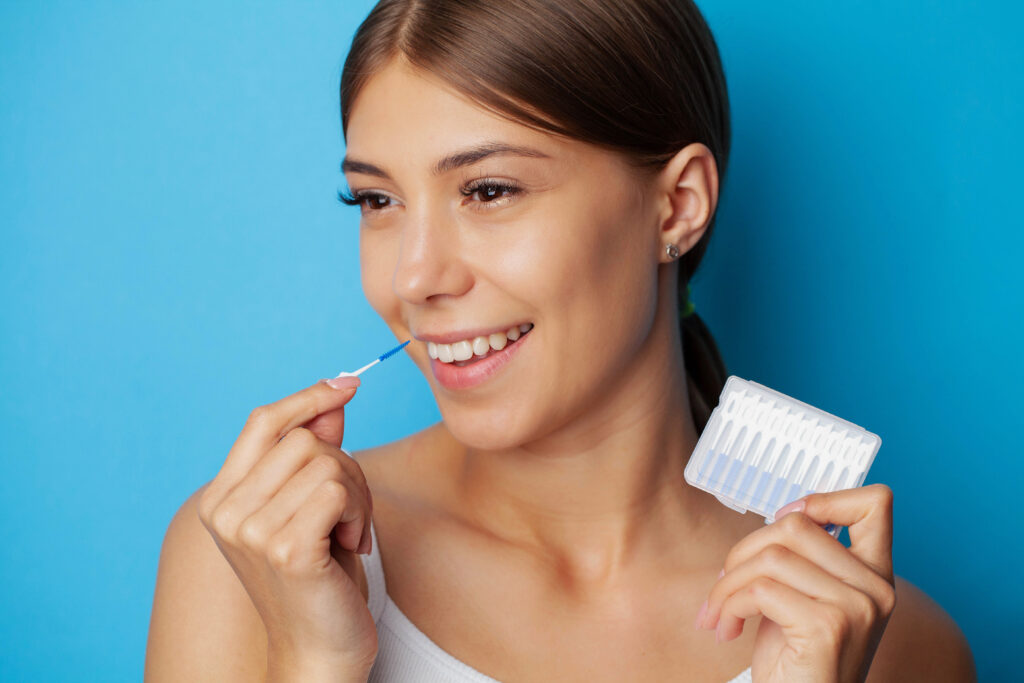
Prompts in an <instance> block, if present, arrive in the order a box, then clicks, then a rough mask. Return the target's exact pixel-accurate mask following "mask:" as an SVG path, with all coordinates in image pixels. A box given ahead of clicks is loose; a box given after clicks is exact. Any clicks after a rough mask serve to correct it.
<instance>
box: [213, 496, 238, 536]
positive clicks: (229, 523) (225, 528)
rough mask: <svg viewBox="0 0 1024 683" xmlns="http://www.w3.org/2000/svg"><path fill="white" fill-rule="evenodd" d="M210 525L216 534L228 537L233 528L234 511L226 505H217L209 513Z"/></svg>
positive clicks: (231, 533) (232, 532)
mask: <svg viewBox="0 0 1024 683" xmlns="http://www.w3.org/2000/svg"><path fill="white" fill-rule="evenodd" d="M210 525H211V526H212V527H213V530H214V531H216V532H217V535H218V536H220V537H221V538H224V539H230V538H231V537H232V536H233V535H234V530H235V529H234V527H235V511H234V510H232V509H231V507H230V506H228V505H224V504H221V505H218V506H217V509H216V510H214V511H213V512H212V513H211V514H210Z"/></svg>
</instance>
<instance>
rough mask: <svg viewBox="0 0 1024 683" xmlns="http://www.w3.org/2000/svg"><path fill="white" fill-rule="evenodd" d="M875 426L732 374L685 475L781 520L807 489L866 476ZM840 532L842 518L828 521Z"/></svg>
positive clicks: (837, 486) (739, 505)
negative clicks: (866, 426)
mask: <svg viewBox="0 0 1024 683" xmlns="http://www.w3.org/2000/svg"><path fill="white" fill-rule="evenodd" d="M881 445H882V440H881V439H880V438H879V437H878V435H877V434H872V433H871V432H869V431H867V430H865V429H863V428H861V427H858V426H857V425H855V424H853V423H851V422H847V421H846V420H843V419H840V418H838V417H836V416H835V415H831V414H829V413H826V412H825V411H823V410H820V409H818V408H815V407H814V406H810V405H808V404H806V403H803V402H801V401H798V400H796V399H795V398H792V397H790V396H786V395H785V394H782V393H779V392H778V391H775V390H774V389H769V388H768V387H766V386H764V385H762V384H758V383H757V382H751V381H748V380H745V379H741V378H739V377H736V376H735V375H732V376H730V377H729V379H728V380H726V382H725V387H724V388H723V389H722V393H721V396H720V397H719V400H718V405H717V406H716V407H715V409H714V410H713V411H712V412H711V417H710V418H709V419H708V423H707V426H706V427H705V428H704V431H703V432H702V433H701V435H700V439H698V441H697V447H696V448H694V450H693V454H692V455H691V456H690V461H689V462H688V463H687V465H686V470H685V472H684V477H685V479H686V481H687V483H689V484H691V485H692V486H696V487H697V488H699V489H702V490H704V491H707V492H708V493H711V494H714V496H715V497H716V498H718V500H720V501H721V502H722V503H723V504H725V505H727V506H728V507H730V508H732V509H734V510H737V511H739V512H742V513H746V511H747V510H751V511H753V512H756V513H757V514H759V515H761V516H763V517H764V518H765V524H771V523H772V522H774V521H775V512H776V511H777V510H778V509H779V508H781V507H782V506H783V505H786V504H787V503H790V502H792V501H794V500H797V499H799V498H802V497H803V496H805V495H807V494H809V493H828V492H831V491H839V490H841V489H849V488H856V487H858V486H860V485H861V484H863V483H864V478H865V477H866V476H867V473H868V470H869V469H870V468H871V463H872V462H873V461H874V459H875V454H876V453H878V448H879V447H880V446H881ZM825 529H826V531H828V532H829V533H830V534H831V535H832V536H833V537H835V538H836V539H838V538H839V532H840V531H841V530H842V527H841V526H837V525H833V524H829V525H828V526H826V527H825Z"/></svg>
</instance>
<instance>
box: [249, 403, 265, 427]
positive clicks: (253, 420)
mask: <svg viewBox="0 0 1024 683" xmlns="http://www.w3.org/2000/svg"><path fill="white" fill-rule="evenodd" d="M270 413H271V410H270V406H267V405H262V406H256V407H255V408H253V409H252V412H250V413H249V417H248V419H246V421H245V424H246V426H251V427H257V428H258V427H261V426H262V425H265V424H266V423H267V421H268V420H269V419H270Z"/></svg>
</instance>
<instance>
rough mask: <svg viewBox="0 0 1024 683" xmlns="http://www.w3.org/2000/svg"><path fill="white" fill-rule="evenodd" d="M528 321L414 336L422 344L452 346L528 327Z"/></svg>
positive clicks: (423, 333)
mask: <svg viewBox="0 0 1024 683" xmlns="http://www.w3.org/2000/svg"><path fill="white" fill-rule="evenodd" d="M526 324H528V321H523V322H521V323H514V324H510V325H502V326H500V327H478V328H476V329H469V330H456V331H454V332H420V333H414V334H413V335H412V336H413V337H415V338H416V339H418V340H420V341H422V342H434V343H435V344H452V343H454V342H458V341H462V340H464V339H466V340H470V339H475V338H476V337H486V336H488V335H491V334H494V333H496V332H501V333H502V334H504V333H505V331H506V330H509V329H511V328H513V327H516V328H518V327H519V326H520V325H526Z"/></svg>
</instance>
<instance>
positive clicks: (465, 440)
mask: <svg viewBox="0 0 1024 683" xmlns="http://www.w3.org/2000/svg"><path fill="white" fill-rule="evenodd" d="M440 409H441V418H442V419H443V420H444V424H445V427H446V428H447V429H448V432H449V433H450V434H451V435H452V436H453V437H454V438H455V439H456V440H457V441H458V442H459V443H461V444H463V445H465V446H467V447H468V448H472V449H475V450H481V451H498V450H505V449H509V448H516V447H518V446H521V445H522V444H523V443H526V442H527V441H529V440H530V437H531V435H530V430H529V429H526V428H525V427H524V425H523V424H522V423H523V421H524V420H523V418H522V416H520V417H517V416H516V415H514V414H513V413H512V412H511V411H509V410H508V408H507V407H506V406H500V405H496V406H494V407H492V408H483V407H473V408H467V407H466V406H460V405H447V406H445V405H443V404H442V405H441V406H440Z"/></svg>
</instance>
